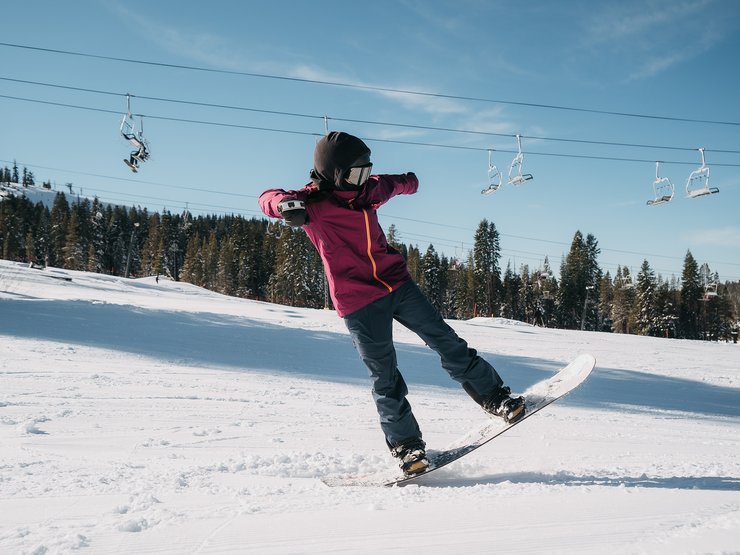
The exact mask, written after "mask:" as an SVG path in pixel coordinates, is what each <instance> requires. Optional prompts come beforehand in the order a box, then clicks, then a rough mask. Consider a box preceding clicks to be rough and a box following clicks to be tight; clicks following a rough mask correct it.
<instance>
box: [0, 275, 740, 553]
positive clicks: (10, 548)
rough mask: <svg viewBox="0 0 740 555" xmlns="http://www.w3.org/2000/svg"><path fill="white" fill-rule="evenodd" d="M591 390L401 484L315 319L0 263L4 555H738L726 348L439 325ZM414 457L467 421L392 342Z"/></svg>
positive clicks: (737, 377) (173, 287) (365, 391)
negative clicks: (334, 482) (586, 366)
mask: <svg viewBox="0 0 740 555" xmlns="http://www.w3.org/2000/svg"><path fill="white" fill-rule="evenodd" d="M451 325H452V326H453V327H455V329H456V330H458V332H459V333H460V335H461V336H462V337H464V338H466V339H467V340H468V342H469V343H470V344H471V346H473V347H475V348H477V349H478V350H479V351H480V352H481V353H482V354H483V355H484V356H485V357H486V358H487V359H488V360H490V361H491V362H492V363H493V364H494V366H496V368H497V369H498V370H499V372H500V373H501V374H502V376H503V377H504V378H505V379H506V380H507V382H508V383H509V384H510V385H511V386H512V388H513V389H515V390H519V391H521V390H523V389H525V388H526V387H528V386H529V385H531V384H533V383H535V382H536V381H538V380H540V379H542V378H544V377H547V376H549V375H552V373H553V372H555V371H556V370H557V369H558V368H559V367H560V366H562V365H564V363H565V362H567V361H569V360H571V359H572V358H574V357H575V356H576V355H577V354H579V353H583V352H589V353H592V354H593V355H595V356H596V359H597V367H596V369H595V371H594V374H592V376H591V377H590V378H589V380H588V381H587V382H586V383H585V384H584V385H583V386H582V387H581V388H580V389H578V390H576V391H575V392H574V393H573V394H572V395H571V396H569V397H567V398H566V399H565V400H564V401H563V402H559V403H557V404H555V405H553V406H552V407H549V408H547V409H545V410H543V411H542V412H541V413H539V414H538V415H536V416H534V417H533V418H531V419H529V420H528V421H526V422H524V423H522V424H521V425H520V426H517V427H516V428H514V429H513V430H511V432H510V433H508V434H506V435H504V436H502V437H501V438H499V439H497V440H495V441H494V442H493V443H491V444H489V445H487V446H485V447H483V448H481V449H479V450H478V451H476V452H474V453H472V454H470V455H469V456H467V457H465V458H463V459H461V460H460V461H458V462H456V463H453V464H452V465H450V466H449V467H447V468H445V469H441V470H440V471H439V472H437V473H435V474H433V475H430V476H429V477H427V478H425V479H424V481H420V483H419V485H412V486H408V487H404V488H381V487H364V488H361V487H345V488H341V487H339V488H337V487H335V488H330V487H328V486H326V485H325V484H324V483H323V482H322V480H321V479H322V478H334V477H339V476H349V475H353V474H357V473H362V474H379V475H383V474H384V473H387V472H389V471H392V470H393V468H394V466H395V463H394V461H393V460H392V459H391V457H390V456H389V455H388V452H387V450H386V449H385V446H384V442H383V438H382V436H381V434H380V429H379V426H378V425H377V422H376V419H377V417H376V414H375V409H374V406H373V404H372V399H371V396H370V392H369V383H368V379H367V378H366V371H365V369H364V367H363V366H362V365H361V363H360V361H359V360H358V358H357V355H356V353H355V352H354V350H353V348H352V345H351V342H350V340H349V337H348V335H347V333H346V330H345V329H344V325H343V323H342V321H341V319H339V318H338V317H337V316H336V315H335V314H334V313H333V312H330V311H321V310H305V309H295V308H290V307H284V306H276V305H271V304H267V303H260V302H254V301H246V300H243V299H236V298H230V297H225V296H222V295H218V294H215V293H211V292H209V291H206V290H203V289H200V288H198V287H195V286H192V285H188V284H185V283H174V282H171V281H168V280H162V279H160V280H159V283H157V282H155V280H154V278H145V279H138V280H124V279H122V278H116V277H111V276H103V275H96V274H86V273H82V272H71V271H65V270H58V269H47V270H36V269H31V268H28V267H26V266H24V265H21V264H16V263H12V262H7V261H0V553H3V554H4V553H13V554H15V553H36V554H41V553H68V552H80V553H127V554H128V553H259V554H281V553H391V552H399V551H401V552H403V553H405V552H409V553H465V554H468V553H517V554H521V553H569V554H571V553H660V554H676V553H739V552H740V457H739V456H738V454H740V345H734V344H726V343H707V342H696V341H678V340H665V339H655V338H647V337H634V336H623V335H611V334H601V333H589V332H576V331H563V330H551V329H541V328H535V327H531V326H523V325H518V324H517V323H516V322H509V321H504V320H495V319H476V320H471V321H469V322H451ZM396 337H397V341H398V354H399V364H400V367H401V369H402V371H403V373H404V375H405V377H406V380H407V382H408V383H409V387H410V390H411V395H410V401H411V402H412V404H413V405H414V408H415V412H416V414H417V418H418V419H419V421H420V424H421V426H422V429H423V431H424V434H425V436H424V437H425V439H426V441H427V443H428V447H429V448H432V449H434V448H442V447H444V446H445V445H446V444H448V443H450V442H452V441H453V440H454V439H455V438H456V437H458V436H459V435H462V434H463V433H464V432H465V431H467V430H468V429H469V428H471V427H472V426H473V425H474V424H476V423H478V422H479V421H481V420H482V419H485V418H486V417H485V415H484V414H483V413H482V412H481V411H480V409H478V408H477V407H476V406H475V405H474V404H473V403H472V401H470V399H469V398H468V397H467V396H466V395H465V394H464V393H463V392H462V391H461V389H460V388H459V386H457V385H456V384H455V383H453V382H452V381H451V380H450V379H449V378H447V376H446V375H445V373H444V371H443V370H441V368H440V367H439V363H438V360H437V359H436V355H434V353H432V352H431V351H430V350H429V349H427V348H426V347H425V346H424V345H423V343H422V342H421V341H420V340H419V339H418V338H416V337H415V336H413V335H412V334H410V333H408V332H407V331H406V330H404V329H403V328H398V330H397V334H396Z"/></svg>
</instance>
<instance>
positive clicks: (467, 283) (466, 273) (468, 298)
mask: <svg viewBox="0 0 740 555" xmlns="http://www.w3.org/2000/svg"><path fill="white" fill-rule="evenodd" d="M455 271H456V276H457V277H456V282H457V289H456V293H455V317H456V318H459V319H461V320H464V319H467V318H472V317H473V316H477V307H476V306H475V264H474V262H473V251H470V252H469V253H468V260H467V262H466V263H465V264H460V265H458V267H457V269H456V270H455Z"/></svg>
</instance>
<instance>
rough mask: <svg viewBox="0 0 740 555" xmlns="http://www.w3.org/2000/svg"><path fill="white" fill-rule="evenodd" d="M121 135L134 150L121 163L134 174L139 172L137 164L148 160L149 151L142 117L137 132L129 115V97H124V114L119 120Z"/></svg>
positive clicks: (134, 122) (132, 117) (131, 116)
mask: <svg viewBox="0 0 740 555" xmlns="http://www.w3.org/2000/svg"><path fill="white" fill-rule="evenodd" d="M121 135H122V136H123V138H124V139H126V140H127V141H128V142H129V143H131V144H132V145H133V146H134V147H135V148H136V150H134V151H132V152H131V154H130V155H129V158H128V160H126V159H125V158H124V160H123V162H124V164H126V165H127V166H128V167H129V168H131V171H132V172H134V173H136V172H137V171H138V170H139V162H146V161H147V160H148V159H149V156H150V154H149V149H148V145H147V141H146V140H145V139H144V116H139V130H138V131H137V130H136V121H135V120H134V116H133V114H132V113H131V95H128V94H127V95H126V113H125V114H124V116H123V118H122V119H121Z"/></svg>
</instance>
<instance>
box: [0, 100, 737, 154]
mask: <svg viewBox="0 0 740 555" xmlns="http://www.w3.org/2000/svg"><path fill="white" fill-rule="evenodd" d="M0 98H6V99H10V100H19V101H23V102H33V103H37V104H45V105H50V106H57V107H62V108H74V109H78V110H88V111H93V112H101V113H107V114H116V115H118V116H120V115H121V112H120V111H116V110H107V109H104V108H93V107H89V106H80V105H76V104H66V103H63V102H52V101H49V100H38V99H32V98H23V97H19V96H11V95H4V94H0ZM133 115H135V116H137V117H144V116H146V117H147V118H149V119H154V120H160V121H173V122H179V123H190V124H198V125H212V126H216V127H229V128H234V129H250V130H254V131H266V132H271V133H285V134H289V135H303V136H311V137H318V136H319V133H316V132H311V131H296V130H293V129H276V128H272V127H262V126H255V125H242V124H237V123H223V122H214V121H205V120H195V119H187V118H174V117H166V116H153V115H149V114H133ZM322 117H323V116H322ZM361 138H362V139H364V140H366V141H374V142H377V143H393V144H401V145H409V146H427V147H434V148H447V149H454V150H467V151H472V152H488V150H490V149H489V148H486V147H473V146H465V145H451V144H441V143H428V142H422V141H402V140H398V139H381V138H373V137H361ZM692 150H696V149H692ZM496 152H505V153H509V154H516V151H514V150H505V149H497V150H496ZM527 154H528V155H532V156H550V157H557V158H580V159H585V160H606V161H611V162H636V163H650V164H654V163H655V159H646V158H622V157H613V156H594V155H587V154H564V153H557V152H537V151H527ZM663 162H664V163H666V164H677V165H695V164H694V163H693V162H681V161H678V160H672V161H663ZM712 165H713V166H715V167H726V168H738V167H740V164H727V163H714V164H712Z"/></svg>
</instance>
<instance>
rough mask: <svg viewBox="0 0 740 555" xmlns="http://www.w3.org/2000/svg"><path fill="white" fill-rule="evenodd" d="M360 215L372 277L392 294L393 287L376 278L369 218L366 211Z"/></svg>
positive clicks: (376, 270)
mask: <svg viewBox="0 0 740 555" xmlns="http://www.w3.org/2000/svg"><path fill="white" fill-rule="evenodd" d="M362 213H363V214H364V216H365V236H366V237H367V257H368V258H369V259H370V264H372V266H373V277H374V278H375V279H376V281H377V282H378V283H382V284H383V285H384V286H385V288H386V289H388V292H389V293H393V287H391V286H390V285H388V284H387V283H386V282H385V281H383V280H382V279H380V277H379V276H378V266H377V265H376V264H375V259H374V258H373V253H372V241H371V240H370V218H369V217H368V215H367V209H365V208H363V209H362Z"/></svg>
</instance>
